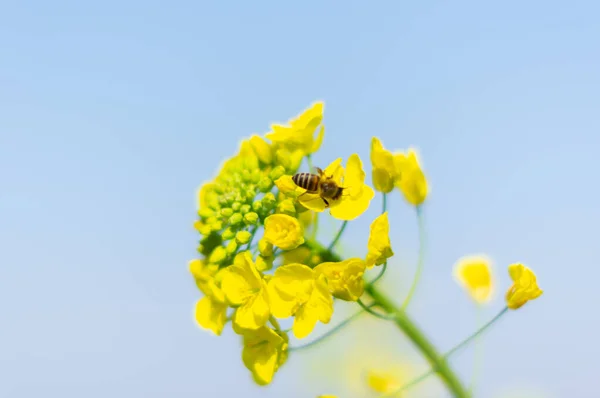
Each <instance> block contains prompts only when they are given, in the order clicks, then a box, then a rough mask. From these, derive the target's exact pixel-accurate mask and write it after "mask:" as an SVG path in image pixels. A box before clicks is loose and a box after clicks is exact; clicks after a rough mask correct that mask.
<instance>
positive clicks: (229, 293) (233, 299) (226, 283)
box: [221, 266, 253, 306]
mask: <svg viewBox="0 0 600 398" xmlns="http://www.w3.org/2000/svg"><path fill="white" fill-rule="evenodd" d="M225 271H226V273H225V275H224V276H223V280H222V282H221V290H222V291H223V293H224V294H225V297H226V299H227V301H228V302H229V303H230V304H231V305H234V306H235V305H241V304H243V303H244V302H246V301H247V300H248V299H249V298H250V297H252V295H253V292H252V291H253V287H252V286H251V285H250V283H248V276H249V273H248V272H244V270H243V269H242V268H241V267H235V266H230V267H229V268H227V269H225Z"/></svg>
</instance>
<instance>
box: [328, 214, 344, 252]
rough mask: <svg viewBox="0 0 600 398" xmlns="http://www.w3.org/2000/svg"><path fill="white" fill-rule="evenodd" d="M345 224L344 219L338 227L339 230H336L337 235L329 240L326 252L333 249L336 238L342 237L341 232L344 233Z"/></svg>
mask: <svg viewBox="0 0 600 398" xmlns="http://www.w3.org/2000/svg"><path fill="white" fill-rule="evenodd" d="M346 225H348V221H344V222H343V223H342V226H341V227H340V230H339V231H338V233H337V235H335V238H333V242H331V244H330V245H329V247H328V248H327V251H328V252H331V251H333V247H334V246H335V244H336V243H337V242H338V240H340V238H341V237H342V234H343V233H344V230H345V229H346Z"/></svg>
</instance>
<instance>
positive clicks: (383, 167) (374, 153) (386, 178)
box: [371, 137, 399, 193]
mask: <svg viewBox="0 0 600 398" xmlns="http://www.w3.org/2000/svg"><path fill="white" fill-rule="evenodd" d="M371 165H372V166H373V171H372V176H373V186H374V187H375V189H376V190H378V191H379V192H383V193H390V192H392V190H393V189H394V185H395V183H396V180H397V179H398V177H399V174H398V170H397V169H396V165H395V164H394V155H392V153H391V152H390V151H388V150H387V149H385V148H384V147H383V145H382V144H381V141H380V140H379V139H378V138H377V137H373V138H372V139H371Z"/></svg>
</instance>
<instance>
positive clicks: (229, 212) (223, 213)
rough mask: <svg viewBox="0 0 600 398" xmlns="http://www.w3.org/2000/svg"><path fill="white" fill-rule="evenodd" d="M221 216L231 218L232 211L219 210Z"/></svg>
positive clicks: (227, 208) (229, 208)
mask: <svg viewBox="0 0 600 398" xmlns="http://www.w3.org/2000/svg"><path fill="white" fill-rule="evenodd" d="M221 215H222V216H223V217H231V216H232V215H233V209H232V208H231V207H225V208H223V209H221Z"/></svg>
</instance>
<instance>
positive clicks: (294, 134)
mask: <svg viewBox="0 0 600 398" xmlns="http://www.w3.org/2000/svg"><path fill="white" fill-rule="evenodd" d="M322 121H323V102H316V103H314V104H313V105H312V106H311V107H310V108H308V109H306V110H305V111H304V112H303V113H302V114H300V115H299V116H298V117H296V118H295V119H292V120H290V121H289V125H288V126H283V125H279V124H273V125H272V126H271V130H272V132H270V133H267V134H266V135H265V137H267V138H268V139H270V140H271V141H272V142H273V143H276V144H278V145H280V146H282V147H284V148H286V149H288V150H292V151H293V150H300V151H301V152H302V154H303V156H306V155H310V154H311V153H314V152H316V151H318V150H319V148H320V147H321V143H322V142H323V135H324V134H325V127H324V126H322V125H321V122H322ZM320 125H321V128H320V129H319V133H318V134H317V136H316V137H315V131H316V130H317V128H318V127H319V126H320Z"/></svg>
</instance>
